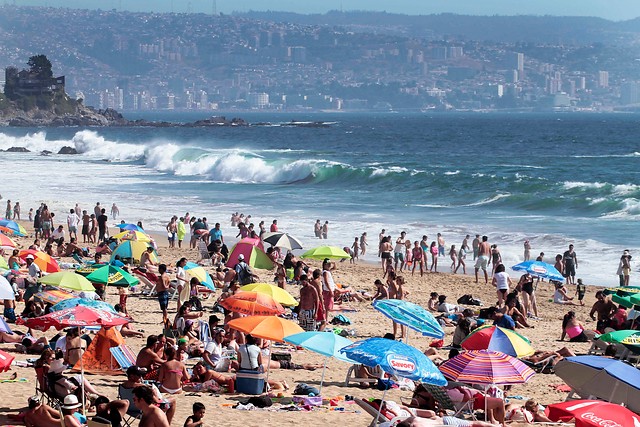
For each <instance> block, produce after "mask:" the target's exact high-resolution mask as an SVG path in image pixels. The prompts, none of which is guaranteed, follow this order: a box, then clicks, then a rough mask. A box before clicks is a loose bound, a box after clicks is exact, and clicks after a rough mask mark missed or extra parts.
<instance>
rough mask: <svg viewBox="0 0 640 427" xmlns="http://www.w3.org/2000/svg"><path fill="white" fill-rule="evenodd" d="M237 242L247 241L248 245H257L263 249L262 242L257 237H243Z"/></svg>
mask: <svg viewBox="0 0 640 427" xmlns="http://www.w3.org/2000/svg"><path fill="white" fill-rule="evenodd" d="M238 243H249V244H250V245H253V246H257V247H259V248H260V249H262V250H263V251H264V244H263V243H262V240H260V238H259V237H245V238H243V239H240V241H239V242H238Z"/></svg>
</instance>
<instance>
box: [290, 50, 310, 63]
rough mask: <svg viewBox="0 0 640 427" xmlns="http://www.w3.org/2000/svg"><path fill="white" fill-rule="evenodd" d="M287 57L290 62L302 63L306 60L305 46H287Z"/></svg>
mask: <svg viewBox="0 0 640 427" xmlns="http://www.w3.org/2000/svg"><path fill="white" fill-rule="evenodd" d="M288 50H289V59H291V62H295V63H297V64H304V63H305V62H307V48H306V47H304V46H291V47H289V49H288Z"/></svg>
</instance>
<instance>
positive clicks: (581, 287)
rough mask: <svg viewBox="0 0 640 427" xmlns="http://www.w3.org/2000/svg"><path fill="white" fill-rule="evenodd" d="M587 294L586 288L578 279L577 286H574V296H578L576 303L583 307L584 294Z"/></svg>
mask: <svg viewBox="0 0 640 427" xmlns="http://www.w3.org/2000/svg"><path fill="white" fill-rule="evenodd" d="M585 293H587V287H586V286H585V285H584V283H582V279H578V284H577V285H576V295H578V301H580V305H584V301H582V299H583V298H584V294H585Z"/></svg>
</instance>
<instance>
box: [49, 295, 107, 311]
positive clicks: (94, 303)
mask: <svg viewBox="0 0 640 427" xmlns="http://www.w3.org/2000/svg"><path fill="white" fill-rule="evenodd" d="M78 305H83V306H86V307H91V308H97V309H99V310H104V311H108V312H111V313H116V314H117V312H116V309H115V308H113V306H112V305H111V304H109V303H106V302H104V301H98V300H94V299H87V298H69V299H66V300H63V301H60V302H59V303H57V304H56V305H54V306H53V307H51V310H53V311H60V310H66V309H68V308H73V307H75V306H78Z"/></svg>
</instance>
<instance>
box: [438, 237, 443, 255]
mask: <svg viewBox="0 0 640 427" xmlns="http://www.w3.org/2000/svg"><path fill="white" fill-rule="evenodd" d="M438 256H444V237H442V234H440V233H438Z"/></svg>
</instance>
